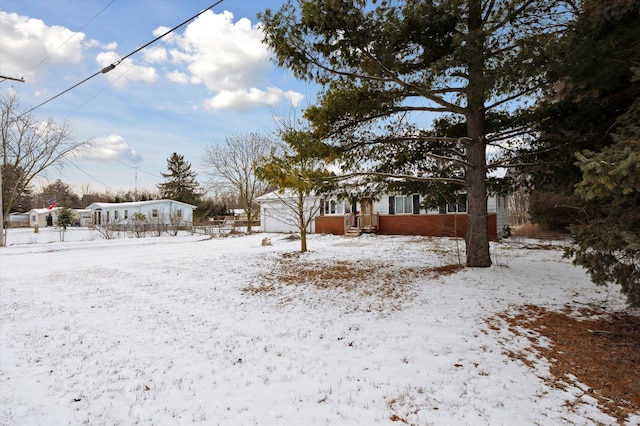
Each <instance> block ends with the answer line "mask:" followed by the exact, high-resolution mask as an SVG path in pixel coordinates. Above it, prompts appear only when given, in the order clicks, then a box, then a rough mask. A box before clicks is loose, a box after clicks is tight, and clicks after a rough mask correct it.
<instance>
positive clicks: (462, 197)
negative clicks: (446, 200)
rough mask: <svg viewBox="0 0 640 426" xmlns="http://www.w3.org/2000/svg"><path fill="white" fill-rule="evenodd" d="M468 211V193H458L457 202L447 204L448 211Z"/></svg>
mask: <svg viewBox="0 0 640 426" xmlns="http://www.w3.org/2000/svg"><path fill="white" fill-rule="evenodd" d="M466 212H467V194H458V195H456V202H455V204H447V213H466Z"/></svg>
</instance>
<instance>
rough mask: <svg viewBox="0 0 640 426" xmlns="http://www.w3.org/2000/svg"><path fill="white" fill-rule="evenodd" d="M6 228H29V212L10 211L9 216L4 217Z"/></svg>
mask: <svg viewBox="0 0 640 426" xmlns="http://www.w3.org/2000/svg"><path fill="white" fill-rule="evenodd" d="M4 227H5V228H28V227H29V213H10V214H9V217H5V218H4Z"/></svg>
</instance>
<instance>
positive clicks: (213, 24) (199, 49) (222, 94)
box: [154, 11, 303, 110]
mask: <svg viewBox="0 0 640 426" xmlns="http://www.w3.org/2000/svg"><path fill="white" fill-rule="evenodd" d="M166 31H167V28H166V27H159V28H157V29H156V31H154V35H155V36H159V35H162V34H163V33H165V32H166ZM263 37H264V34H263V32H262V30H261V27H260V25H252V24H251V21H250V20H249V19H247V18H242V19H239V20H238V21H237V22H234V20H233V14H232V13H231V12H228V11H225V12H222V13H219V14H216V13H214V12H211V11H207V12H205V13H204V14H202V15H201V16H200V17H198V19H196V20H195V21H194V22H192V23H191V24H189V25H188V26H187V28H186V30H185V31H184V33H183V34H181V35H176V36H173V37H171V38H169V37H167V38H166V40H165V43H166V44H167V45H169V46H171V47H170V48H168V53H169V57H168V61H169V62H170V63H172V64H174V65H175V66H176V67H178V68H179V69H178V70H175V71H173V72H170V73H168V74H167V76H168V78H169V79H170V80H171V81H174V82H179V83H182V84H184V83H186V82H189V83H191V84H204V85H205V86H206V87H207V89H209V90H210V91H211V92H213V93H214V95H213V96H212V97H211V98H210V99H208V100H206V101H205V105H206V106H207V107H208V108H209V109H212V110H219V109H225V108H233V109H242V108H251V107H254V106H259V105H274V104H276V103H278V102H280V101H282V99H283V98H284V99H288V100H289V101H290V102H292V103H294V104H295V103H299V102H300V100H301V99H302V97H303V96H302V94H299V93H296V92H287V91H284V90H282V89H279V88H267V89H264V90H261V89H258V88H259V87H262V86H264V84H265V83H267V81H268V79H267V74H268V72H269V71H270V70H271V69H272V66H273V65H272V63H271V62H270V60H269V59H270V53H269V50H268V49H267V46H266V45H265V44H263V43H262V39H263Z"/></svg>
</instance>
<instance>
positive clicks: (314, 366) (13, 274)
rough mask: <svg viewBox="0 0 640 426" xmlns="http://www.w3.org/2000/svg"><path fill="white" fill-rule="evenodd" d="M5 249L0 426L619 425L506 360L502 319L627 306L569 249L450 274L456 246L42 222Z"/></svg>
mask: <svg viewBox="0 0 640 426" xmlns="http://www.w3.org/2000/svg"><path fill="white" fill-rule="evenodd" d="M265 238H268V239H269V240H270V242H271V245H263V239H265ZM8 243H9V246H8V247H5V248H2V249H0V271H1V272H0V278H1V288H0V291H1V293H0V296H1V297H0V321H1V335H0V424H2V425H21V426H22V425H68V424H70V425H77V424H90V425H129V424H141V425H183V424H192V423H197V424H206V425H216V424H222V425H251V424H257V425H289V424H291V425H326V424H331V425H354V424H362V425H374V424H380V425H391V424H393V425H398V424H403V423H410V424H416V425H431V424H433V425H558V424H576V425H591V424H593V425H595V424H613V423H615V420H614V419H613V418H611V417H609V416H608V415H606V414H604V413H603V412H601V411H600V410H599V409H598V407H597V405H595V403H593V402H592V401H591V400H590V399H588V398H584V397H581V396H580V395H582V392H579V389H571V388H570V387H569V388H567V389H564V390H562V389H559V388H557V387H554V386H552V385H550V384H548V382H546V381H545V378H546V377H548V376H549V374H550V373H549V370H548V364H547V362H546V361H545V360H540V362H538V363H536V367H535V368H534V369H531V368H530V367H527V366H525V365H523V364H522V363H521V362H519V361H517V360H514V359H512V358H510V357H509V356H507V354H506V353H507V352H508V351H518V350H521V349H523V348H526V347H528V345H529V344H530V343H529V341H528V340H527V339H525V338H523V337H521V336H516V335H514V334H512V333H511V332H510V331H509V329H508V328H507V326H506V324H504V323H503V322H502V321H501V320H500V319H499V318H498V317H497V315H496V314H498V313H501V312H504V311H506V310H515V309H517V307H518V306H521V305H523V304H535V305H540V306H543V307H545V308H547V309H552V310H554V309H558V310H559V309H562V308H563V307H564V306H565V305H566V304H570V305H572V304H589V303H597V304H599V305H601V304H603V303H606V304H608V306H609V307H610V308H611V309H621V308H623V306H624V304H623V299H622V297H621V296H620V295H619V294H618V292H617V290H613V291H607V289H604V288H600V287H596V286H595V285H593V284H592V283H591V282H590V281H589V279H588V277H587V276H586V274H585V273H584V271H583V270H581V269H577V268H574V267H573V266H571V264H570V262H569V261H568V260H566V259H562V251H561V250H560V249H553V248H552V249H548V248H549V247H542V248H540V249H535V248H534V249H532V248H531V246H532V243H534V242H533V241H518V240H511V241H508V242H503V243H495V244H492V248H491V250H492V255H493V259H494V266H493V267H491V268H487V269H466V270H462V271H460V272H457V273H455V274H450V275H446V274H445V275H443V274H440V273H439V269H438V268H439V267H443V266H446V265H450V264H454V263H456V262H457V260H458V257H459V255H460V256H463V255H462V254H459V253H460V252H461V251H463V250H464V245H463V242H462V241H460V240H457V241H456V240H454V239H449V238H433V239H430V238H425V237H388V236H387V237H383V236H362V237H360V238H357V239H346V238H343V237H335V236H323V235H313V236H311V237H310V240H309V249H310V250H311V251H310V252H309V253H307V254H304V255H296V254H295V253H296V251H297V250H298V249H299V242H298V241H295V240H294V241H292V240H290V239H286V238H285V236H283V235H275V234H270V235H265V234H254V235H250V236H232V237H227V238H214V239H208V238H206V237H203V236H194V235H186V234H184V235H180V236H177V237H169V236H167V237H151V236H149V237H146V238H141V239H139V238H119V239H110V240H105V239H103V238H102V237H101V236H100V235H99V234H97V233H95V232H92V231H89V230H86V229H76V228H72V229H70V230H68V231H67V233H66V235H65V242H59V234H58V232H57V231H56V230H54V229H48V228H47V229H41V230H40V233H38V234H34V233H33V231H32V230H9V235H8ZM549 244H552V243H543V245H549ZM440 272H441V271H440ZM501 325H504V326H503V327H501ZM612 368H614V367H612ZM581 398H582V399H581ZM577 402H581V403H577ZM639 420H640V417H639V416H635V417H632V418H630V422H631V423H630V424H636V423H637V422H638V421H639ZM634 422H636V423H634Z"/></svg>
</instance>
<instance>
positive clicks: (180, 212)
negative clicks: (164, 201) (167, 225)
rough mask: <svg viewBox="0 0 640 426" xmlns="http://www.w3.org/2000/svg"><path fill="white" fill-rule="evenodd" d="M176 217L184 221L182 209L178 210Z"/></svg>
mask: <svg viewBox="0 0 640 426" xmlns="http://www.w3.org/2000/svg"><path fill="white" fill-rule="evenodd" d="M176 217H177V218H178V219H182V209H178V210H176Z"/></svg>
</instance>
